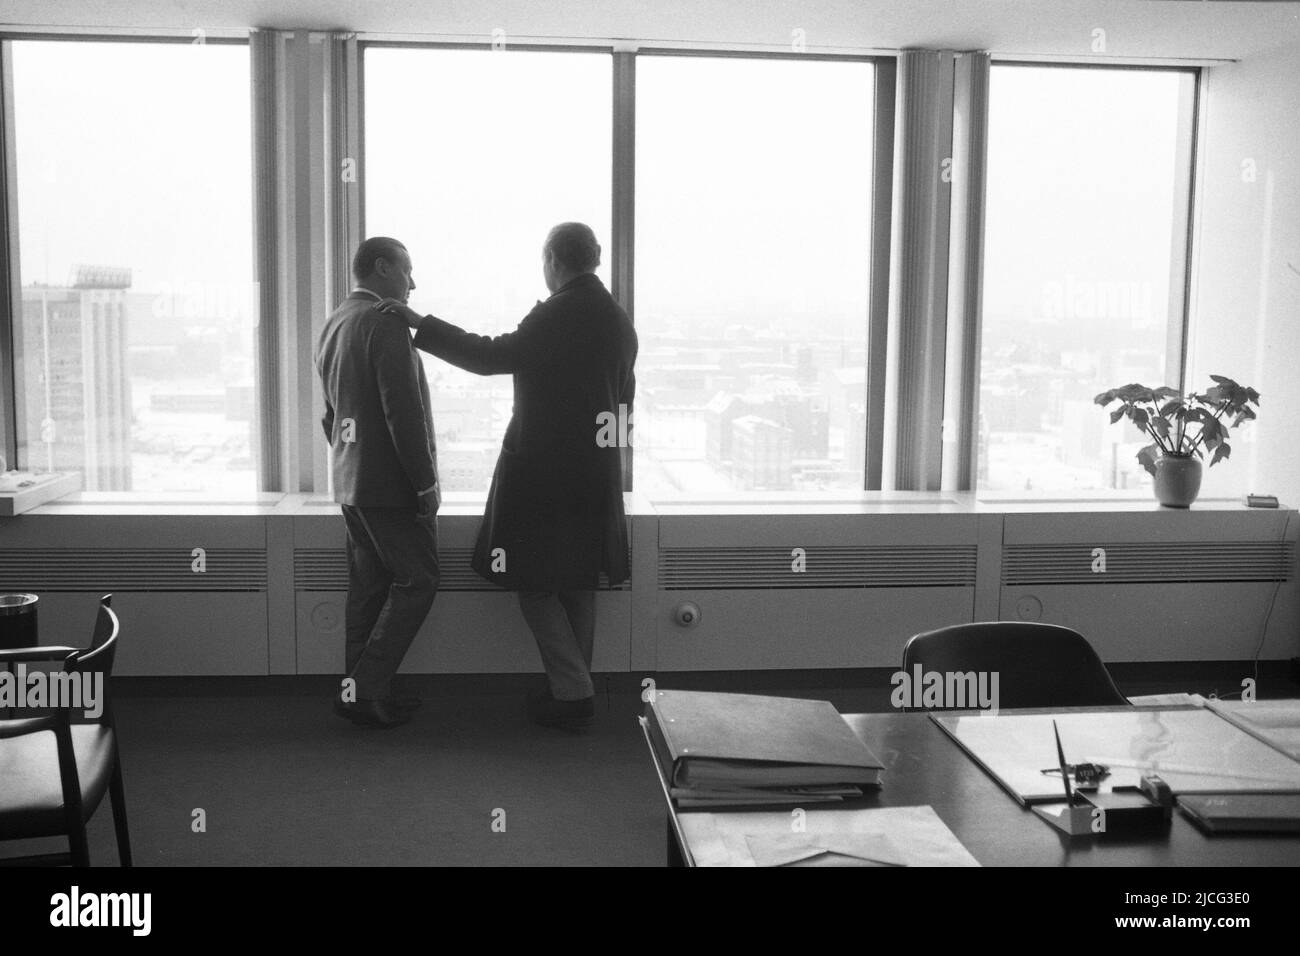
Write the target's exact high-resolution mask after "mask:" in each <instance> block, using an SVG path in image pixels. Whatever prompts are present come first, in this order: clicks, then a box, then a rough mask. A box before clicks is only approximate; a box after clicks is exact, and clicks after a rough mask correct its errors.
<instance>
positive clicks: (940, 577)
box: [659, 544, 976, 591]
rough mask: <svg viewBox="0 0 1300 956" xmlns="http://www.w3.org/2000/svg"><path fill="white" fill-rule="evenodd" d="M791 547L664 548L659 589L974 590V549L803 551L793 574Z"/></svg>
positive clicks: (957, 546) (793, 556) (819, 549)
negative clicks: (800, 565) (801, 567)
mask: <svg viewBox="0 0 1300 956" xmlns="http://www.w3.org/2000/svg"><path fill="white" fill-rule="evenodd" d="M793 550H794V549H792V548H666V549H663V550H661V551H660V552H659V587H660V589H661V590H664V591H707V590H722V589H727V590H766V589H784V588H939V587H973V586H974V584H975V550H976V549H975V545H973V544H972V545H955V546H953V545H942V546H935V545H931V546H916V547H883V546H882V547H827V548H807V549H805V552H806V554H805V557H804V570H803V571H795V570H794V566H795V561H796V557H795V555H794V554H793Z"/></svg>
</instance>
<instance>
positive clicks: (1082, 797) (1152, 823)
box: [1032, 721, 1173, 837]
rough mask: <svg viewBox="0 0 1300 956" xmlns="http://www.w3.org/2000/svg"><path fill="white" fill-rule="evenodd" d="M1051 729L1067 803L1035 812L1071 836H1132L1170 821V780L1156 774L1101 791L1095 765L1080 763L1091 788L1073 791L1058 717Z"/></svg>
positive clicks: (1165, 825) (1166, 824)
mask: <svg viewBox="0 0 1300 956" xmlns="http://www.w3.org/2000/svg"><path fill="white" fill-rule="evenodd" d="M1052 732H1053V733H1054V734H1055V736H1056V754H1057V759H1058V761H1059V765H1060V774H1061V782H1062V784H1063V785H1064V788H1065V805H1064V806H1057V805H1050V804H1049V805H1045V806H1043V805H1040V806H1035V807H1033V808H1032V809H1033V811H1034V813H1036V814H1037V815H1038V816H1040V817H1042V818H1043V819H1044V820H1046V821H1047V822H1048V823H1050V824H1051V825H1052V826H1054V827H1056V828H1057V829H1058V830H1060V831H1061V832H1062V833H1065V834H1067V835H1068V836H1070V837H1082V836H1095V837H1107V836H1132V835H1134V834H1138V833H1145V832H1150V831H1152V830H1160V829H1163V828H1164V827H1167V826H1168V825H1169V822H1170V819H1171V817H1172V808H1173V794H1172V793H1171V792H1170V790H1169V786H1168V784H1166V783H1165V782H1164V781H1163V780H1161V779H1160V778H1159V777H1157V776H1154V775H1148V776H1145V777H1143V778H1142V782H1141V785H1140V786H1138V787H1115V788H1112V789H1111V790H1109V791H1106V792H1098V791H1097V790H1096V786H1097V783H1098V782H1099V781H1098V778H1097V776H1096V773H1095V770H1096V768H1095V767H1094V765H1092V764H1080V765H1078V766H1079V767H1083V768H1086V779H1088V780H1089V781H1090V784H1091V790H1090V791H1089V792H1087V793H1083V792H1078V791H1071V788H1070V775H1071V772H1070V765H1069V764H1067V763H1066V761H1065V751H1064V749H1063V748H1062V746H1061V731H1060V728H1058V727H1057V725H1056V721H1052ZM1076 772H1077V771H1076Z"/></svg>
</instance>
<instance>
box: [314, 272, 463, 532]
mask: <svg viewBox="0 0 1300 956" xmlns="http://www.w3.org/2000/svg"><path fill="white" fill-rule="evenodd" d="M378 304H379V300H378V299H375V298H373V297H371V296H370V295H367V294H366V293H365V292H353V293H352V294H351V295H349V296H348V297H347V298H346V299H344V300H343V302H342V303H341V304H340V305H339V307H338V308H337V309H335V310H334V313H333V314H332V315H331V316H330V317H329V319H328V320H327V321H326V323H325V328H324V329H323V330H322V331H321V336H320V341H319V342H318V343H317V346H316V371H317V372H318V373H319V374H320V379H321V386H322V388H323V389H324V392H325V417H324V418H323V419H322V420H321V424H322V425H323V426H324V428H325V438H326V440H327V441H329V443H330V447H331V448H332V449H333V451H334V500H335V501H337V502H339V503H340V504H346V505H359V506H363V507H374V508H415V507H416V506H417V503H418V499H417V496H418V495H419V494H420V493H421V492H423V491H427V490H428V489H430V488H436V487H437V484H438V453H437V447H436V444H435V439H434V433H433V418H432V415H431V411H430V408H431V404H430V401H429V383H428V381H427V380H426V378H425V376H424V366H423V365H422V364H421V363H420V359H419V356H418V354H417V353H416V351H415V348H414V346H413V345H412V344H411V336H410V333H409V332H408V331H407V328H406V324H405V323H404V322H402V321H401V320H400V319H398V318H397V317H395V316H392V315H384V314H382V313H380V312H377V311H375V306H377V305H378Z"/></svg>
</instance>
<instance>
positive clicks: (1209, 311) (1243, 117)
mask: <svg viewBox="0 0 1300 956" xmlns="http://www.w3.org/2000/svg"><path fill="white" fill-rule="evenodd" d="M1297 63H1300V44H1292V45H1289V46H1286V47H1283V48H1280V49H1277V50H1275V51H1273V52H1270V53H1268V54H1266V55H1262V56H1258V57H1255V58H1252V59H1250V60H1247V61H1244V62H1242V63H1239V64H1231V65H1226V66H1219V67H1215V68H1213V69H1211V70H1210V71H1209V77H1208V95H1207V98H1206V103H1205V116H1206V121H1205V126H1204V150H1203V152H1202V156H1203V179H1202V182H1201V201H1200V216H1199V223H1198V226H1197V235H1196V242H1197V246H1198V250H1199V251H1198V256H1197V263H1196V267H1195V273H1194V277H1193V287H1192V298H1191V304H1192V326H1191V335H1190V338H1189V346H1188V384H1189V386H1191V387H1195V388H1197V389H1200V388H1202V387H1204V385H1205V384H1208V383H1209V375H1210V373H1216V374H1224V375H1228V376H1229V377H1231V378H1235V379H1236V380H1237V381H1239V382H1241V383H1242V384H1243V385H1250V386H1252V387H1254V388H1255V389H1257V390H1258V391H1259V392H1260V395H1261V402H1260V412H1259V414H1260V418H1259V420H1258V421H1257V422H1253V423H1251V424H1249V425H1246V426H1244V427H1243V429H1242V430H1241V432H1240V433H1239V434H1240V436H1241V437H1240V439H1239V440H1236V441H1233V442H1232V445H1233V457H1232V458H1231V459H1230V460H1229V461H1228V462H1220V463H1219V464H1218V465H1216V466H1215V467H1214V468H1212V469H1209V470H1208V471H1207V472H1206V481H1205V485H1204V486H1203V492H1202V493H1203V494H1208V495H1227V494H1243V493H1245V492H1248V491H1258V492H1263V493H1267V494H1275V495H1278V496H1279V497H1281V498H1282V499H1283V500H1284V501H1286V502H1295V501H1297V500H1300V447H1298V446H1297V441H1296V438H1297V436H1298V435H1300V428H1298V426H1297V423H1296V420H1295V411H1294V409H1295V408H1296V407H1297V406H1298V405H1300V370H1298V369H1297V362H1298V361H1300V112H1298V111H1297V110H1296V103H1297V102H1300V71H1297V69H1296V65H1297ZM1252 433H1253V434H1252Z"/></svg>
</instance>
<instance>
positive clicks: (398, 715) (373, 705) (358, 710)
mask: <svg viewBox="0 0 1300 956" xmlns="http://www.w3.org/2000/svg"><path fill="white" fill-rule="evenodd" d="M334 713H336V714H338V715H339V716H340V717H343V718H346V719H347V720H350V721H352V722H353V723H354V724H357V725H359V726H362V727H379V728H382V729H387V728H389V727H398V726H400V725H402V724H405V723H407V722H408V721H410V719H411V712H410V711H409V710H403V709H401V708H400V707H396V706H394V704H393V703H392V701H389V700H358V701H355V702H353V703H345V702H343V701H341V700H336V701H334Z"/></svg>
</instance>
